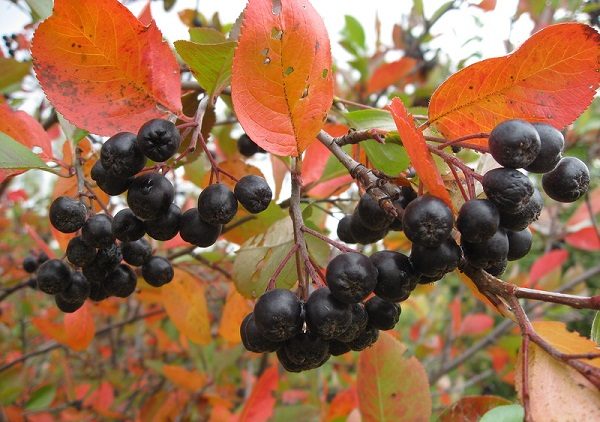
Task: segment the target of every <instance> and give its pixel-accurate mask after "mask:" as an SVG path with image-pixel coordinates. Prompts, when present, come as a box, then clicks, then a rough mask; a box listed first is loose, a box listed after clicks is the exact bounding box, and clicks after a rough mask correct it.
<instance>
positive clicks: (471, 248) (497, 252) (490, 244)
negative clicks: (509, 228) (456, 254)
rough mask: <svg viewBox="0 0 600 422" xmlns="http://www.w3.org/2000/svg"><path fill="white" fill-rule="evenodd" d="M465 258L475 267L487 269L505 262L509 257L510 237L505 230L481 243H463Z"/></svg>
mask: <svg viewBox="0 0 600 422" xmlns="http://www.w3.org/2000/svg"><path fill="white" fill-rule="evenodd" d="M462 250H463V253H464V254H465V258H466V259H467V260H468V261H469V264H471V265H472V266H473V267H476V268H486V267H489V266H492V265H494V264H496V263H497V262H500V261H503V260H505V259H506V257H507V255H508V237H507V236H506V232H505V231H504V230H503V229H500V230H498V231H497V232H496V233H495V234H494V235H493V236H492V237H491V238H489V239H488V240H486V241H484V242H481V243H469V242H463V243H462Z"/></svg>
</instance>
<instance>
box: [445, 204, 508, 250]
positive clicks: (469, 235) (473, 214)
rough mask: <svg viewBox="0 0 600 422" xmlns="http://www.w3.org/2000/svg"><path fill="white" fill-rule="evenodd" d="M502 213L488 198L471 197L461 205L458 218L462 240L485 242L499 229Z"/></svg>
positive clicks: (457, 223) (457, 222)
mask: <svg viewBox="0 0 600 422" xmlns="http://www.w3.org/2000/svg"><path fill="white" fill-rule="evenodd" d="M499 224H500V213H499V212H498V208H496V206H495V205H494V204H493V203H492V202H491V201H488V200H486V199H471V200H469V201H467V202H465V203H464V204H463V206H462V207H460V211H459V212H458V217H457V219H456V228H457V229H458V231H459V232H460V237H461V240H463V241H467V242H475V243H477V242H483V241H484V240H487V239H489V238H490V237H492V236H493V235H494V233H496V231H497V230H498V225H499Z"/></svg>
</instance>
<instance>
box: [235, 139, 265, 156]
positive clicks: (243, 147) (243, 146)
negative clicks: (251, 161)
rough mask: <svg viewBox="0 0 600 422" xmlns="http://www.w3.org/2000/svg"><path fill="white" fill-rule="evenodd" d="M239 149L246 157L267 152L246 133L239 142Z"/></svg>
mask: <svg viewBox="0 0 600 422" xmlns="http://www.w3.org/2000/svg"><path fill="white" fill-rule="evenodd" d="M237 148H238V151H239V152H240V154H242V155H243V156H244V157H252V156H253V155H254V154H256V153H257V152H265V150H264V149H262V148H261V147H259V146H258V145H257V144H256V143H255V142H254V141H253V140H252V139H250V137H249V136H248V135H246V134H245V133H244V134H243V135H242V136H240V137H239V139H238V140H237Z"/></svg>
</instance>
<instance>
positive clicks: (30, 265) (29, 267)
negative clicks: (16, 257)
mask: <svg viewBox="0 0 600 422" xmlns="http://www.w3.org/2000/svg"><path fill="white" fill-rule="evenodd" d="M37 268H38V261H37V258H36V257H35V256H33V255H28V256H26V257H25V259H23V269H24V270H25V271H27V272H28V273H30V274H31V273H34V272H35V270H37Z"/></svg>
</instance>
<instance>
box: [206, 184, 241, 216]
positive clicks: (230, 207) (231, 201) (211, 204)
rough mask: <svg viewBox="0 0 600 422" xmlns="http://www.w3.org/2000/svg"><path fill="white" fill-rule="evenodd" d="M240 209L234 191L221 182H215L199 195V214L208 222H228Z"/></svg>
mask: <svg viewBox="0 0 600 422" xmlns="http://www.w3.org/2000/svg"><path fill="white" fill-rule="evenodd" d="M237 209H238V203H237V199H236V197H235V195H234V194H233V192H231V191H230V190H229V188H228V187H227V186H225V185H223V184H221V183H215V184H213V185H210V186H208V187H207V188H206V189H204V190H203V191H202V192H201V193H200V196H199V197H198V215H199V216H200V218H201V219H202V220H204V221H205V222H207V223H208V224H212V225H218V224H227V223H229V222H230V221H231V220H232V219H233V217H235V213H236V212H237Z"/></svg>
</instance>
